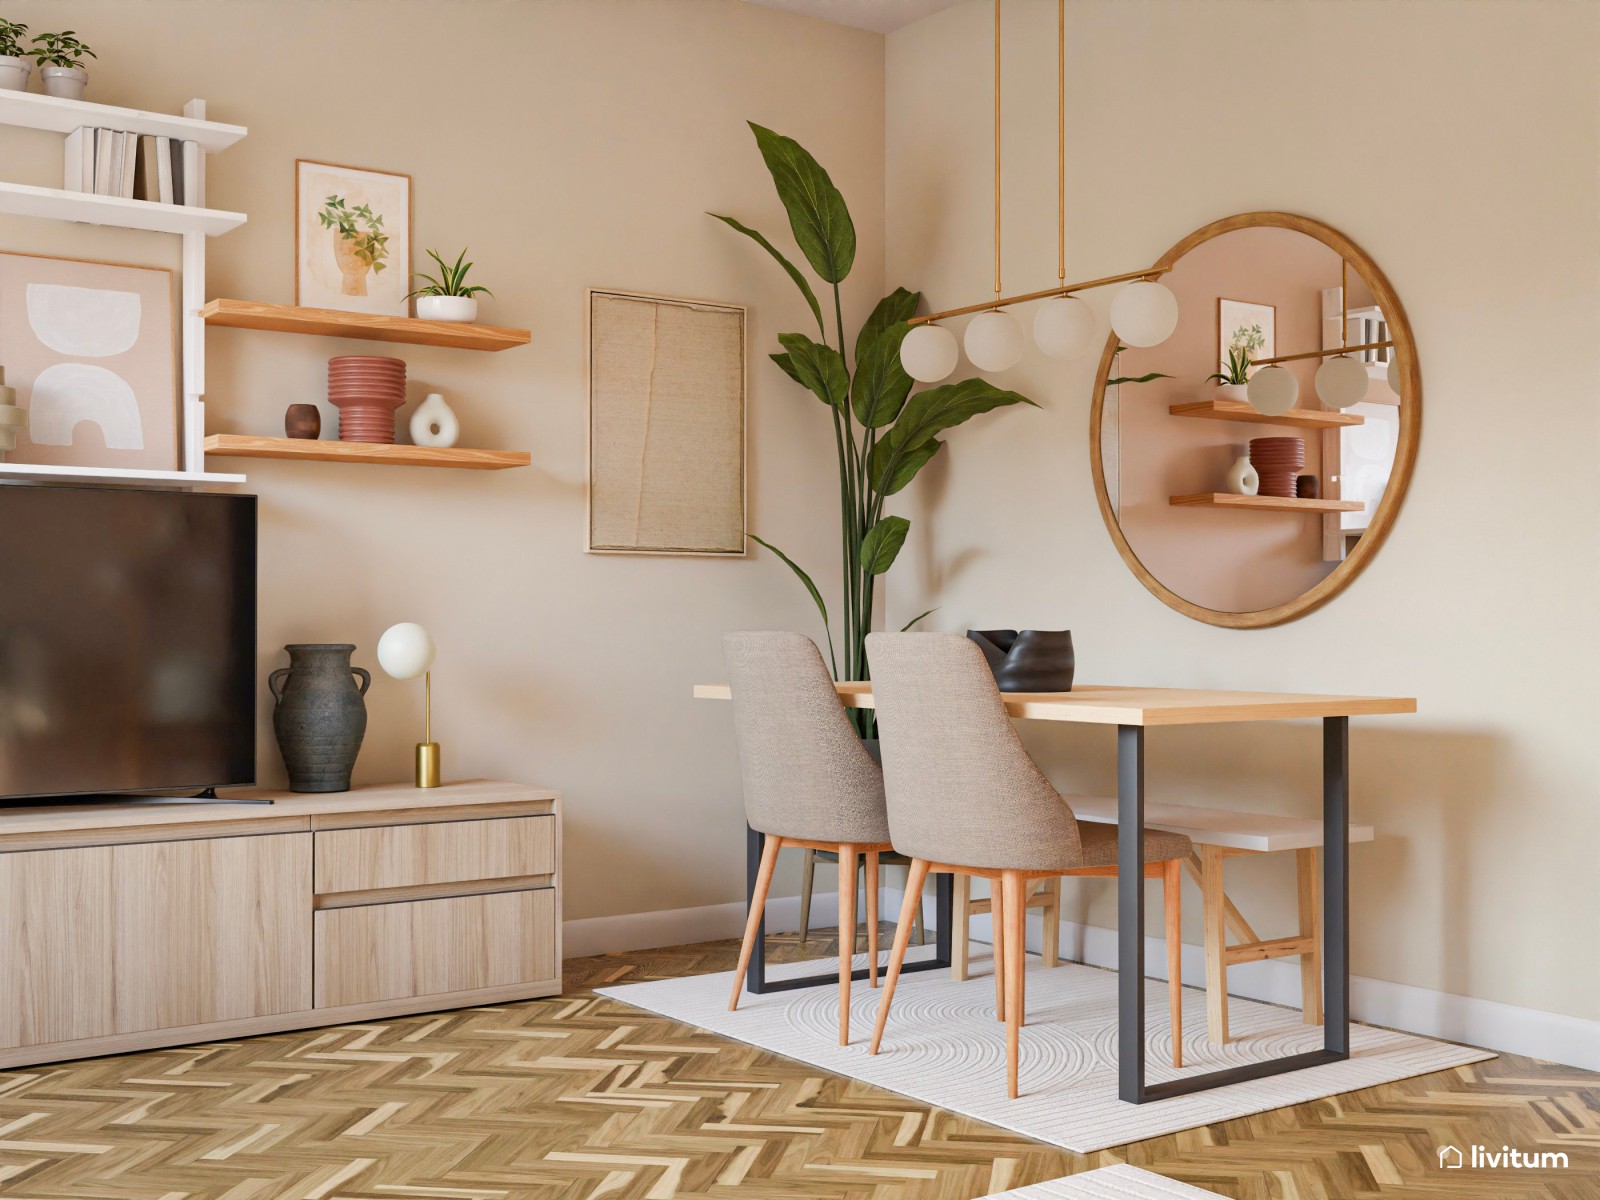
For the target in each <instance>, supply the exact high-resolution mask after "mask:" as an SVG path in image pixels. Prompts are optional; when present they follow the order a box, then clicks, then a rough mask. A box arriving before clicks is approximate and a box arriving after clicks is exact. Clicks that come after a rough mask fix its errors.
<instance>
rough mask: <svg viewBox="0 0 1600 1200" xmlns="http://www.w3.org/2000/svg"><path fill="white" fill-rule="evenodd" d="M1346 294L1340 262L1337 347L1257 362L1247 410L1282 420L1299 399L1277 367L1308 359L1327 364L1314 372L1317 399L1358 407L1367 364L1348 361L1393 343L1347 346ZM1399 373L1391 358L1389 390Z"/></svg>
mask: <svg viewBox="0 0 1600 1200" xmlns="http://www.w3.org/2000/svg"><path fill="white" fill-rule="evenodd" d="M1349 293H1350V265H1349V264H1348V263H1346V262H1344V261H1343V260H1341V261H1340V263H1339V344H1338V345H1337V346H1330V347H1328V348H1327V349H1326V350H1306V351H1304V352H1303V353H1300V354H1279V355H1277V356H1276V357H1274V358H1258V359H1255V360H1254V361H1253V362H1252V363H1251V365H1252V366H1254V367H1258V368H1260V369H1259V370H1257V371H1256V373H1255V374H1253V375H1252V376H1250V384H1249V386H1248V387H1247V388H1246V389H1245V396H1246V398H1247V399H1248V400H1249V401H1250V406H1251V407H1252V408H1254V409H1255V410H1256V411H1257V412H1259V413H1263V414H1265V415H1266V416H1269V417H1277V416H1282V415H1283V414H1284V413H1286V412H1288V411H1289V410H1290V409H1291V408H1293V407H1294V402H1295V401H1296V400H1297V399H1299V397H1300V384H1299V381H1298V380H1296V379H1295V377H1294V376H1293V375H1291V374H1290V373H1289V372H1288V371H1286V370H1285V369H1284V368H1283V366H1282V365H1281V364H1283V363H1286V362H1296V361H1302V360H1305V359H1311V358H1322V359H1326V360H1327V361H1326V362H1324V363H1323V364H1322V365H1321V366H1320V367H1318V368H1317V374H1316V379H1315V382H1316V387H1317V396H1318V397H1319V398H1320V399H1321V400H1322V402H1323V403H1324V404H1326V405H1328V406H1329V407H1330V408H1349V407H1350V406H1351V405H1352V404H1359V403H1361V401H1363V400H1365V399H1366V396H1367V385H1368V383H1369V382H1370V380H1369V378H1368V376H1367V364H1366V363H1364V362H1362V361H1361V360H1360V359H1359V358H1353V357H1351V356H1352V355H1353V354H1354V353H1355V352H1356V351H1358V350H1383V349H1392V348H1393V346H1394V342H1393V341H1391V340H1384V341H1379V342H1363V343H1362V344H1361V345H1359V346H1351V345H1349V344H1348V342H1347V331H1348V330H1349V328H1350V308H1349V305H1348V303H1347V297H1348V296H1349ZM1399 380H1400V370H1399V364H1398V360H1396V359H1393V358H1391V359H1390V361H1389V386H1390V387H1392V388H1394V389H1395V391H1397V392H1398V391H1399V390H1400V388H1399V386H1398V384H1399Z"/></svg>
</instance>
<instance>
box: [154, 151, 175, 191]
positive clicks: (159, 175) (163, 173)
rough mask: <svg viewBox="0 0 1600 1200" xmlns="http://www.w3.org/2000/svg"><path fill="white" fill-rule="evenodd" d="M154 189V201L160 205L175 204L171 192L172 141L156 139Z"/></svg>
mask: <svg viewBox="0 0 1600 1200" xmlns="http://www.w3.org/2000/svg"><path fill="white" fill-rule="evenodd" d="M156 189H157V194H156V196H155V199H157V200H159V201H161V203H162V204H172V203H175V199H174V194H173V191H172V139H171V138H169V137H158V138H156Z"/></svg>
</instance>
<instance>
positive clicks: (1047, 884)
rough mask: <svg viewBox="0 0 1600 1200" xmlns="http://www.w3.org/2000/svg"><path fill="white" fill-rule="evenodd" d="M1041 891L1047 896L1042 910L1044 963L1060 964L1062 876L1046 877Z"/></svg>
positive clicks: (1046, 964)
mask: <svg viewBox="0 0 1600 1200" xmlns="http://www.w3.org/2000/svg"><path fill="white" fill-rule="evenodd" d="M1039 891H1040V893H1041V894H1042V895H1044V896H1045V897H1046V900H1045V902H1044V904H1043V905H1042V906H1041V910H1040V911H1042V912H1043V913H1044V942H1043V944H1042V946H1041V947H1040V949H1042V950H1043V951H1044V965H1045V966H1047V967H1054V966H1059V965H1060V963H1061V877H1060V876H1057V877H1056V878H1054V879H1046V880H1045V881H1044V885H1043V886H1042V887H1041V888H1040V889H1039Z"/></svg>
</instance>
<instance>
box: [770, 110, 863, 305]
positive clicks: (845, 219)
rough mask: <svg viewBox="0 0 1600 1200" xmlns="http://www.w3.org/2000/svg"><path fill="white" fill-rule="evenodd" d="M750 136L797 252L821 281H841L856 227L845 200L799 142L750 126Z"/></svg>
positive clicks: (847, 269)
mask: <svg viewBox="0 0 1600 1200" xmlns="http://www.w3.org/2000/svg"><path fill="white" fill-rule="evenodd" d="M750 132H751V133H753V134H755V135H756V145H757V146H758V147H760V149H761V158H762V160H763V161H764V162H765V163H766V164H767V170H768V171H769V172H771V174H772V182H773V185H774V186H775V187H776V188H777V189H778V199H779V200H782V201H783V207H784V208H785V209H786V210H787V211H788V213H789V228H790V229H792V230H794V240H795V241H796V242H797V243H799V245H800V252H801V253H802V254H804V255H805V256H806V261H807V262H809V263H810V264H811V269H812V270H814V271H815V272H816V273H817V274H818V275H820V276H822V278H823V280H824V282H827V283H838V282H840V281H841V280H843V279H844V277H845V276H846V275H848V274H850V267H851V266H852V265H853V264H854V263H855V260H856V227H855V224H854V223H853V222H852V221H851V220H850V210H849V209H848V208H846V207H845V203H844V197H843V196H841V195H840V194H839V189H838V188H836V187H834V186H833V180H831V179H829V178H828V173H827V172H826V171H824V170H823V169H822V165H821V164H820V163H819V162H817V160H816V159H814V158H812V157H811V155H810V154H809V153H808V152H807V151H806V149H805V148H804V147H803V146H801V145H800V143H799V142H797V141H795V140H794V139H793V138H787V137H784V136H783V135H782V134H779V133H774V132H773V131H772V130H770V129H767V128H764V127H763V126H760V125H757V124H756V123H755V122H754V121H751V122H750Z"/></svg>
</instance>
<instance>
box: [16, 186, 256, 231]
mask: <svg viewBox="0 0 1600 1200" xmlns="http://www.w3.org/2000/svg"><path fill="white" fill-rule="evenodd" d="M0 213H10V214H11V215H12V216H17V217H46V218H49V219H50V220H55V221H83V222H85V223H86V224H89V225H115V226H117V227H118V228H121V229H148V230H151V231H152V232H155V233H203V234H205V235H206V236H207V237H215V236H216V235H217V234H219V233H227V232H228V230H230V229H237V228H238V227H239V226H241V225H243V224H244V223H245V221H246V220H247V218H246V217H245V215H244V213H236V212H224V211H222V210H221V209H217V208H194V207H192V206H189V205H185V204H157V203H155V202H154V201H150V200H127V199H124V198H123V197H121V196H96V195H94V194H93V193H90V192H69V191H67V190H66V189H65V188H46V187H33V186H32V185H30V184H26V183H3V182H0Z"/></svg>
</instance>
